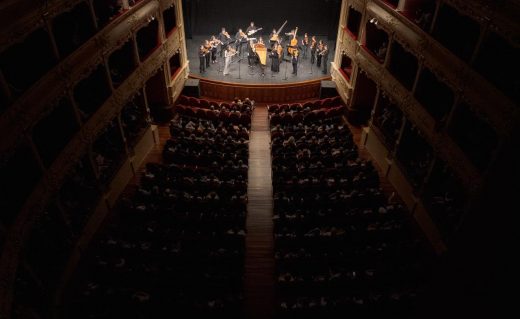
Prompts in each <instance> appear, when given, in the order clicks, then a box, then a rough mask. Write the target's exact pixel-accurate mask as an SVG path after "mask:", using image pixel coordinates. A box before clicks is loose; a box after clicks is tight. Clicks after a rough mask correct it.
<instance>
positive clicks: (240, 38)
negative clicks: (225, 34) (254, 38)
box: [235, 29, 247, 54]
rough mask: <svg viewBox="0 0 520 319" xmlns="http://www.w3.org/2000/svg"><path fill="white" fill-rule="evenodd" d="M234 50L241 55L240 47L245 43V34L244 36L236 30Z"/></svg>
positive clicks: (239, 30)
mask: <svg viewBox="0 0 520 319" xmlns="http://www.w3.org/2000/svg"><path fill="white" fill-rule="evenodd" d="M235 41H236V42H235V50H237V51H238V52H239V54H241V53H242V45H243V44H244V43H247V34H245V33H244V32H243V31H242V29H238V32H237V33H236V35H235Z"/></svg>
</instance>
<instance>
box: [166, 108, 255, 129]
mask: <svg viewBox="0 0 520 319" xmlns="http://www.w3.org/2000/svg"><path fill="white" fill-rule="evenodd" d="M175 110H176V112H177V113H178V114H180V115H184V116H187V117H190V118H193V119H205V120H208V121H223V122H225V123H235V124H242V125H247V126H250V125H251V113H250V112H240V111H232V112H230V111H226V110H219V109H215V110H212V109H205V108H201V107H195V106H186V105H180V104H179V105H177V106H176V109H175Z"/></svg>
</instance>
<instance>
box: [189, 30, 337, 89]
mask: <svg viewBox="0 0 520 319" xmlns="http://www.w3.org/2000/svg"><path fill="white" fill-rule="evenodd" d="M209 38H210V36H194V37H193V39H188V40H187V41H186V46H187V50H188V60H189V61H190V75H193V76H195V77H202V78H207V79H209V80H214V81H224V82H229V83H247V84H286V83H297V82H302V81H309V80H317V79H321V78H325V77H326V78H328V77H330V63H331V62H332V61H333V60H334V50H332V49H331V50H329V51H330V52H329V63H328V66H327V73H326V74H323V73H322V71H323V65H322V67H321V68H320V69H318V68H317V67H316V63H314V65H312V64H311V62H310V50H309V52H308V55H309V57H307V58H306V59H303V58H301V59H300V63H299V65H298V75H296V76H295V75H292V74H291V73H292V64H291V63H290V62H282V63H281V65H280V72H279V73H273V72H271V61H270V59H269V57H268V58H267V60H268V61H267V66H266V68H265V76H261V71H260V66H259V65H256V66H255V67H253V68H249V67H248V63H247V50H246V46H245V45H244V50H243V51H244V52H243V53H242V55H241V56H240V57H238V55H237V56H235V57H234V58H233V61H234V62H232V63H231V64H230V74H229V75H228V76H224V75H223V74H222V73H223V72H222V71H223V69H224V58H217V61H218V63H215V64H210V67H209V68H208V69H207V70H206V72H205V73H204V74H201V73H200V72H199V57H198V50H199V47H200V45H201V44H202V43H203V42H204V40H205V39H209ZM263 38H264V39H266V38H267V35H263ZM317 39H318V40H320V39H323V40H324V41H325V43H327V44H328V45H329V48H334V47H335V45H334V43H333V42H332V41H329V40H327V38H326V37H317Z"/></svg>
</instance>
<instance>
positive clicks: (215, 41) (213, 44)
mask: <svg viewBox="0 0 520 319" xmlns="http://www.w3.org/2000/svg"><path fill="white" fill-rule="evenodd" d="M209 44H210V45H211V63H216V62H217V50H218V46H219V45H220V44H222V42H221V41H220V40H219V39H217V37H216V36H214V35H212V36H211V40H210V41H209Z"/></svg>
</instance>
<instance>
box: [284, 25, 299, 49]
mask: <svg viewBox="0 0 520 319" xmlns="http://www.w3.org/2000/svg"><path fill="white" fill-rule="evenodd" d="M297 32H298V27H296V29H294V30H291V32H290V33H289V35H290V36H292V39H291V41H290V42H289V45H288V46H287V53H289V54H290V55H293V51H294V50H298V38H297V37H296V33H297Z"/></svg>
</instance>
